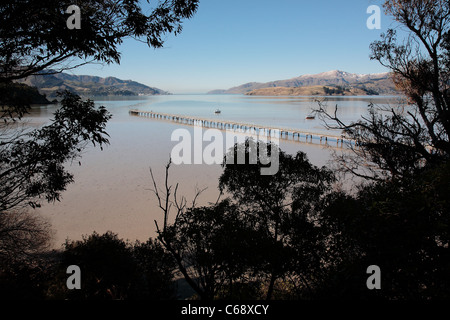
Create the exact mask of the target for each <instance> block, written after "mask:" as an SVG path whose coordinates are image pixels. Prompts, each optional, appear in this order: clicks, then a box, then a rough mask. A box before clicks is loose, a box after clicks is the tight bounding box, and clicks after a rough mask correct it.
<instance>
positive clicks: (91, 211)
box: [27, 95, 397, 248]
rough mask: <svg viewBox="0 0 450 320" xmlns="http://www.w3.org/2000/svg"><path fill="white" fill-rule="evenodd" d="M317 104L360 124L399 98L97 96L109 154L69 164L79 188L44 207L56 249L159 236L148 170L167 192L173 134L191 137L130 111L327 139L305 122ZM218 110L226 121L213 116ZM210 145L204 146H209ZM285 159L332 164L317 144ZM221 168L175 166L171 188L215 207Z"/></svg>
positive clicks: (37, 120) (40, 112)
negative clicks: (105, 118)
mask: <svg viewBox="0 0 450 320" xmlns="http://www.w3.org/2000/svg"><path fill="white" fill-rule="evenodd" d="M316 99H321V100H324V101H323V104H324V105H325V106H327V107H328V108H330V111H334V107H335V106H336V105H338V114H339V116H340V117H341V118H342V120H344V121H345V122H351V121H355V120H357V119H359V118H360V117H361V115H364V114H366V113H367V109H368V107H367V106H368V104H369V103H375V104H378V105H387V104H389V105H391V104H395V103H397V98H395V97H379V96H370V97H367V96H365V97H327V98H320V97H254V96H245V95H167V96H139V97H114V98H112V97H111V98H109V97H108V98H105V97H98V98H96V97H93V100H94V101H95V102H96V104H98V105H103V106H105V107H106V108H107V109H108V110H109V111H110V112H111V113H112V115H113V117H112V119H111V120H110V121H109V123H108V125H107V132H108V134H109V135H110V145H108V146H106V147H105V148H104V150H103V151H101V150H100V149H98V148H93V147H91V146H90V147H88V148H87V149H86V150H85V152H84V153H83V156H82V158H81V159H80V162H81V165H79V163H78V161H74V162H73V163H68V164H67V166H68V169H69V171H70V172H71V173H73V174H74V179H75V182H74V183H73V184H71V185H69V187H68V188H67V190H66V191H65V192H64V193H63V196H62V199H61V201H60V202H56V203H54V204H44V205H43V206H42V208H40V209H37V211H38V214H41V215H42V216H44V217H45V218H46V219H48V220H49V222H50V223H51V225H52V227H53V229H54V234H55V236H54V247H55V248H60V247H61V245H62V243H64V241H65V240H66V239H71V240H78V239H81V238H82V236H83V235H89V234H91V233H92V232H94V231H96V232H98V233H104V232H106V231H112V232H115V233H117V234H118V236H119V237H120V238H123V239H128V240H130V241H135V240H140V241H145V240H146V239H148V238H149V237H154V236H155V231H156V228H155V222H154V221H155V220H158V221H161V219H162V212H161V211H160V209H159V208H158V206H157V201H156V198H155V196H154V194H153V192H152V191H151V189H153V183H152V180H151V176H150V168H152V170H153V174H154V176H155V178H156V180H157V182H158V183H159V184H160V185H161V186H162V183H163V182H164V170H165V165H166V164H167V162H168V160H169V157H170V154H171V150H172V148H173V147H174V146H175V145H176V144H177V143H178V142H176V141H172V140H171V135H172V133H173V132H174V130H176V129H178V128H181V127H183V128H186V129H187V130H193V128H192V127H191V126H183V125H182V124H176V123H172V122H169V121H162V120H157V119H148V118H144V117H135V116H130V115H129V110H131V109H139V110H142V111H154V112H161V113H170V114H181V115H190V116H195V117H205V118H213V117H220V118H222V119H224V120H229V121H237V122H245V123H254V124H260V125H266V126H270V125H275V126H277V127H288V128H298V129H302V130H307V131H311V132H317V133H321V132H322V133H323V132H327V130H326V128H325V127H324V124H323V122H322V121H321V120H320V119H317V118H316V119H314V120H307V119H305V118H306V116H307V115H308V114H310V113H311V111H312V110H314V109H317V108H318V104H317V102H316V101H315V100H316ZM216 109H220V110H221V113H220V114H215V113H214V111H215V110H216ZM54 110H55V106H53V105H50V106H40V107H34V108H33V109H32V112H31V114H30V115H28V116H27V118H28V119H27V120H28V121H29V124H30V125H41V124H43V123H45V122H47V121H48V120H49V119H50V118H51V116H52V113H53V111H54ZM205 145H206V143H205ZM280 147H281V149H282V150H283V151H285V152H287V153H295V152H297V151H299V150H301V151H303V152H306V154H307V155H308V158H309V159H310V160H311V162H312V163H313V164H315V165H318V166H322V165H327V164H328V163H329V162H330V161H333V160H332V157H331V153H330V149H329V148H324V147H323V146H321V145H317V144H307V143H298V142H292V141H286V140H281V141H280ZM221 172H222V168H221V166H220V165H219V164H213V165H208V164H182V165H172V166H171V169H170V177H169V182H170V183H172V184H176V183H178V184H179V188H178V195H179V196H182V195H183V196H185V197H186V198H187V200H188V202H189V200H192V198H193V196H194V194H195V192H196V190H197V189H204V188H207V189H206V190H205V191H203V193H202V194H201V196H200V197H199V199H198V205H206V204H208V203H209V202H215V201H216V200H217V197H218V195H219V191H218V188H217V186H218V178H219V176H220V174H221Z"/></svg>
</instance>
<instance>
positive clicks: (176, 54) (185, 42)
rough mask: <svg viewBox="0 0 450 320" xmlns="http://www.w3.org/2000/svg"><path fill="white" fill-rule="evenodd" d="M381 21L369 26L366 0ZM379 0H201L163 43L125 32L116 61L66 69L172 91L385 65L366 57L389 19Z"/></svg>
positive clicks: (379, 68)
mask: <svg viewBox="0 0 450 320" xmlns="http://www.w3.org/2000/svg"><path fill="white" fill-rule="evenodd" d="M374 4H375V5H379V6H380V8H381V10H382V12H381V29H372V30H371V29H368V28H367V25H366V21H367V19H368V18H369V17H370V16H371V14H368V13H367V8H368V7H369V6H370V5H374ZM381 4H382V1H377V0H308V1H304V0H201V1H200V5H199V9H198V12H197V14H196V15H195V16H194V17H193V18H192V19H190V20H186V21H185V22H184V26H183V31H182V33H181V34H179V35H178V36H174V35H168V36H167V37H166V42H165V46H164V48H161V49H153V48H148V47H147V46H146V45H145V44H143V43H140V42H137V41H135V40H131V39H127V40H125V42H124V43H123V44H122V45H121V47H120V51H121V53H122V59H121V63H120V65H109V66H107V65H105V66H102V65H87V66H83V67H80V68H78V69H76V70H74V71H72V73H74V74H88V75H97V76H101V77H107V76H114V77H117V78H120V79H132V80H135V81H138V82H141V83H144V84H146V85H149V86H153V87H157V88H160V89H163V90H167V91H169V92H172V93H204V92H207V91H209V90H213V89H228V88H230V87H233V86H237V85H240V84H243V83H246V82H252V81H256V82H267V81H272V80H281V79H288V78H292V77H296V76H300V75H302V74H314V73H320V72H324V71H329V70H335V69H338V70H342V71H347V72H351V73H378V72H384V71H387V70H386V69H385V68H383V67H382V66H381V65H380V64H379V63H378V62H377V61H371V60H370V59H369V54H370V49H369V45H370V43H371V42H373V41H375V40H378V39H379V38H380V34H381V33H382V32H385V31H386V29H387V28H389V27H392V26H393V24H392V21H391V20H390V19H389V18H388V17H387V16H385V15H384V13H383V9H382V7H381Z"/></svg>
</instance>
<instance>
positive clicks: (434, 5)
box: [319, 0, 450, 179]
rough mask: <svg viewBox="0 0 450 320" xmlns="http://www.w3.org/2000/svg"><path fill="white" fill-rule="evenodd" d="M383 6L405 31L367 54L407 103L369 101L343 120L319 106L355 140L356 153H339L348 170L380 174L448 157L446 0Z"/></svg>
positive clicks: (402, 0) (398, 0)
mask: <svg viewBox="0 0 450 320" xmlns="http://www.w3.org/2000/svg"><path fill="white" fill-rule="evenodd" d="M384 7H385V9H386V13H387V14H389V15H390V16H391V17H392V18H393V19H394V20H395V21H396V22H398V24H399V26H400V27H401V28H403V30H406V31H407V37H406V38H405V39H404V40H401V39H398V38H397V31H396V30H395V29H389V30H388V31H387V32H386V33H385V34H383V35H382V39H381V40H379V41H376V42H374V43H372V45H371V49H372V55H371V59H374V60H377V61H379V62H380V63H381V64H382V65H383V66H385V67H387V68H388V69H389V70H390V71H391V72H392V77H393V80H394V82H395V84H396V85H397V87H398V89H399V90H400V91H401V92H402V93H403V94H404V95H405V96H406V98H407V104H406V105H398V106H392V107H380V106H374V105H371V106H369V115H368V116H367V117H363V118H362V119H361V120H359V121H357V122H355V123H351V124H345V123H343V122H342V121H341V120H340V119H339V117H338V115H337V112H335V113H334V114H332V113H330V112H329V111H327V110H326V108H320V110H319V112H320V113H321V114H322V115H324V116H325V118H326V119H327V120H330V119H331V120H333V121H331V122H330V121H328V125H329V126H330V127H332V128H337V129H342V130H343V131H344V134H345V135H346V136H347V137H348V138H350V139H353V140H354V141H355V144H353V145H350V147H351V148H352V150H353V151H354V153H355V155H356V156H350V157H349V156H347V155H346V154H344V155H342V156H341V157H340V164H341V165H342V167H343V168H345V169H346V170H347V171H350V172H352V173H354V174H358V175H361V176H364V177H370V178H375V179H383V178H385V177H392V176H402V175H405V174H406V175H407V174H411V173H412V172H414V171H416V170H419V169H421V168H423V167H424V166H426V165H435V164H439V163H442V162H443V161H447V160H448V159H449V157H450V142H449V135H450V111H449V105H450V91H449V80H450V4H449V2H448V1H446V0H426V1H421V0H420V1H419V0H392V1H391V0H388V1H386V2H385V4H384Z"/></svg>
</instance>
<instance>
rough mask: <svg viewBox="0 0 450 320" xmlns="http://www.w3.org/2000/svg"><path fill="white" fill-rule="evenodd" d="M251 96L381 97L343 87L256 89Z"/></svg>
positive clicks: (362, 90) (375, 93)
mask: <svg viewBox="0 0 450 320" xmlns="http://www.w3.org/2000/svg"><path fill="white" fill-rule="evenodd" d="M245 95H249V96H365V95H371V96H373V95H379V93H378V92H377V91H375V90H369V89H364V88H354V87H341V86H304V87H293V88H289V87H275V88H261V89H255V90H252V91H250V92H247V93H245Z"/></svg>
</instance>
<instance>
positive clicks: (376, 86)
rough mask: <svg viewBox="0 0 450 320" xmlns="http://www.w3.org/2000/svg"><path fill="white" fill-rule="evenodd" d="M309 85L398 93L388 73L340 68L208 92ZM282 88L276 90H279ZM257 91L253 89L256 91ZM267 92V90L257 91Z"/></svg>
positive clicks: (375, 92)
mask: <svg viewBox="0 0 450 320" xmlns="http://www.w3.org/2000/svg"><path fill="white" fill-rule="evenodd" d="M309 86H333V87H336V86H340V87H342V88H347V89H349V90H350V89H352V90H355V89H360V90H363V91H364V92H366V94H398V92H397V91H396V89H395V85H394V83H393V81H392V79H391V77H390V74H389V73H387V72H385V73H377V74H355V73H348V72H345V71H340V70H333V71H328V72H322V73H318V74H305V75H301V76H299V77H295V78H291V79H286V80H277V81H270V82H249V83H245V84H242V85H240V86H236V87H233V88H230V89H227V90H213V91H210V92H208V93H209V94H219V93H220V94H246V93H248V92H251V91H253V90H257V89H264V88H276V87H284V88H297V87H309ZM281 91H282V90H278V92H281ZM256 92H258V91H255V92H254V93H256ZM259 92H260V93H261V92H267V91H259Z"/></svg>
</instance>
